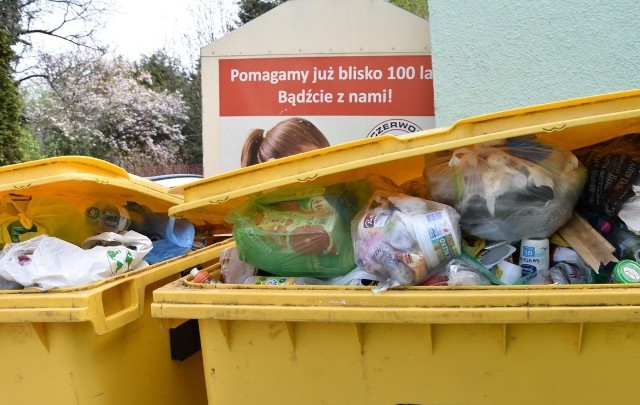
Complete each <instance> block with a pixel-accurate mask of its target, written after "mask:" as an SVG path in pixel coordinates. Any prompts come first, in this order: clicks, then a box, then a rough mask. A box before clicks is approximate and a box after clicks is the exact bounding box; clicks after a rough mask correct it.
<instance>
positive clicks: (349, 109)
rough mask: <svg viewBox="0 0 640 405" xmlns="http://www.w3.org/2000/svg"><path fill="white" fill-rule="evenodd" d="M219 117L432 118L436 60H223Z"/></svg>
mask: <svg viewBox="0 0 640 405" xmlns="http://www.w3.org/2000/svg"><path fill="white" fill-rule="evenodd" d="M219 72H220V76H219V83H220V116H221V117H225V116H278V115H284V116H314V115H315V116H325V115H329V116H330V115H345V116H346V115H353V116H376V115H377V116H433V115H434V106H433V77H432V68H431V56H428V55H424V56H409V55H405V56H403V55H400V56H397V55H396V56H338V57H297V58H296V57H287V58H255V59H220V61H219Z"/></svg>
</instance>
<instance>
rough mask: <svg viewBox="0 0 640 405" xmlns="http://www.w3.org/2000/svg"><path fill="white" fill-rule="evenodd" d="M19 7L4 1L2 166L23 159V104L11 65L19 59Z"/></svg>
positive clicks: (0, 76)
mask: <svg viewBox="0 0 640 405" xmlns="http://www.w3.org/2000/svg"><path fill="white" fill-rule="evenodd" d="M5 1H6V3H5ZM15 10H17V1H16V0H3V3H2V5H1V8H0V18H1V19H0V21H1V22H0V24H1V25H0V165H7V164H12V163H18V162H21V161H22V159H23V153H22V150H21V149H20V140H21V137H22V132H21V130H20V117H21V110H22V106H21V103H20V96H19V94H18V88H17V85H16V83H15V81H14V80H13V73H14V72H13V68H12V66H11V62H12V61H13V60H14V58H15V54H14V53H13V51H12V50H11V46H12V45H13V44H15V41H16V38H17V35H16V32H15V30H14V29H15V26H16V24H17V21H15V20H14V19H15V18H17V12H16V13H14V11H15Z"/></svg>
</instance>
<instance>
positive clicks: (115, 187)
mask: <svg viewBox="0 0 640 405" xmlns="http://www.w3.org/2000/svg"><path fill="white" fill-rule="evenodd" d="M169 191H170V189H169V188H167V187H165V186H162V185H159V184H156V183H154V182H152V181H150V180H148V179H145V178H142V177H139V176H136V175H133V174H129V173H128V172H127V171H125V170H124V169H122V168H121V167H119V166H116V165H113V164H111V163H108V162H106V161H103V160H100V159H96V158H91V157H84V156H61V157H54V158H47V159H40V160H36V161H32V162H26V163H19V164H14V165H8V166H4V167H0V198H3V197H6V196H8V195H10V194H18V195H27V196H35V195H38V196H51V195H58V196H62V197H63V198H69V199H70V200H71V201H73V202H78V204H80V203H81V202H84V201H93V200H108V201H110V202H113V203H119V204H122V205H124V204H126V203H127V202H128V201H133V202H136V203H138V204H141V205H144V206H146V207H148V208H149V209H151V210H152V211H154V212H159V213H166V212H168V209H169V208H170V207H173V206H175V205H176V204H178V203H181V202H182V201H183V198H182V196H181V195H176V194H171V193H170V192H169ZM75 225H78V224H75ZM217 249H218V247H217V246H211V247H209V248H206V249H201V250H200V251H198V252H191V253H190V254H186V255H183V256H179V257H176V258H173V259H169V260H166V261H164V262H161V263H157V264H154V265H152V266H149V267H144V268H141V269H137V270H132V271H129V272H125V273H121V274H119V275H116V276H113V277H110V278H107V279H104V280H101V281H98V282H95V283H91V284H87V285H84V286H79V287H68V288H57V289H52V290H49V291H46V292H41V291H39V290H35V289H25V290H1V291H0V323H5V322H34V323H42V322H90V323H91V324H92V325H93V327H94V330H95V332H96V333H97V334H104V333H107V332H110V331H112V330H114V329H117V328H119V327H121V326H123V325H125V324H127V323H130V322H132V321H134V320H136V319H138V318H139V317H141V316H142V314H143V312H144V308H145V306H144V302H145V301H144V300H145V289H146V288H147V286H149V285H151V284H153V283H157V282H165V283H166V282H168V281H170V280H174V279H175V278H177V277H179V276H180V273H181V272H182V271H184V270H187V269H189V268H192V267H193V266H196V265H198V264H200V263H202V262H203V261H204V260H209V257H210V256H211V257H212V258H213V257H217V256H218V255H219V251H218V250H217Z"/></svg>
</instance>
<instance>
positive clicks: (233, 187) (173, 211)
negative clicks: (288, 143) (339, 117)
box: [169, 90, 640, 223]
mask: <svg viewBox="0 0 640 405" xmlns="http://www.w3.org/2000/svg"><path fill="white" fill-rule="evenodd" d="M634 132H640V90H630V91H624V92H617V93H609V94H602V95H595V96H591V97H585V98H576V99H569V100H564V101H560V102H554V103H549V104H541V105H536V106H531V107H525V108H519V109H514V110H508V111H502V112H497V113H492V114H487V115H481V116H477V117H471V118H466V119H462V120H460V121H458V122H456V123H454V124H453V125H451V126H450V127H445V128H436V129H432V130H427V131H423V132H417V133H413V134H409V135H403V136H393V135H383V136H379V137H376V138H367V139H362V140H357V141H352V142H346V143H342V144H338V145H333V146H330V147H327V148H323V149H319V150H314V151H310V152H305V153H301V154H298V155H294V156H289V157H285V158H281V159H277V160H274V161H270V162H265V163H262V164H259V165H255V166H250V167H245V168H242V169H238V170H234V171H231V172H227V173H223V174H220V175H216V176H211V177H207V178H205V179H203V180H200V181H196V182H193V183H190V184H188V185H185V186H183V187H181V188H179V189H178V190H176V191H178V192H182V193H184V202H183V203H181V204H178V205H176V206H174V207H172V208H170V209H169V215H172V216H175V217H183V218H187V219H190V220H206V221H208V222H211V223H216V222H217V223H220V222H223V221H224V218H225V216H226V215H227V213H228V212H229V211H230V210H231V209H233V208H235V207H237V206H238V205H240V204H242V203H244V202H246V201H248V200H249V198H251V197H255V196H256V195H259V194H260V193H266V192H271V191H275V190H279V189H283V188H286V187H290V186H294V185H301V184H314V183H315V184H318V183H325V184H328V183H340V182H345V181H352V180H359V179H366V178H367V177H368V176H371V175H375V174H377V175H385V176H387V177H389V178H391V180H394V181H395V182H396V183H397V184H401V183H403V182H404V181H407V180H411V179H414V178H417V177H420V176H422V174H423V169H424V155H425V154H428V153H432V152H438V151H444V150H453V149H457V148H461V147H464V146H469V145H473V144H476V143H480V142H488V141H495V140H499V139H505V138H511V137H518V136H524V135H536V136H538V138H539V139H541V140H543V141H545V142H549V143H552V144H555V145H557V146H562V147H565V148H567V149H570V150H574V149H578V148H582V147H585V146H589V145H592V144H596V143H599V142H603V141H606V140H610V139H613V138H616V137H618V136H621V135H625V134H630V133H634ZM399 162H402V164H398V163H399Z"/></svg>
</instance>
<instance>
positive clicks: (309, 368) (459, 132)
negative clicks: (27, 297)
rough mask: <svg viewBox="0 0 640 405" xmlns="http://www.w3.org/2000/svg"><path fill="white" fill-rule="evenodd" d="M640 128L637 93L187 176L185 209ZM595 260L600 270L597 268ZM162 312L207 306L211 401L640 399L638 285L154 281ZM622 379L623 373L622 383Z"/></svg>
mask: <svg viewBox="0 0 640 405" xmlns="http://www.w3.org/2000/svg"><path fill="white" fill-rule="evenodd" d="M638 132H640V91H638V90H633V91H627V92H620V93H612V94H604V95H597V96H593V97H587V98H581V99H572V100H566V101H562V102H557V103H550V104H544V105H539V106H532V107H528V108H521V109H516V110H512V111H505V112H499V113H495V114H489V115H483V116H479V117H472V118H469V119H464V120H461V121H459V122H457V123H455V124H454V125H452V126H451V127H447V128H440V129H434V130H430V131H426V132H422V133H416V134H411V135H407V136H402V137H394V136H381V137H378V138H374V139H364V140H361V141H355V142H350V143H346V144H341V145H335V146H332V147H329V148H325V149H321V150H317V151H312V152H307V153H305V154H301V155H296V156H292V157H288V158H283V159H279V160H276V161H271V162H267V163H264V164H261V165H259V166H254V167H248V168H244V169H240V170H236V171H233V172H229V173H225V174H221V175H218V176H213V177H209V178H207V179H205V180H203V181H201V182H198V183H195V184H193V185H189V186H186V187H185V188H184V197H185V200H184V202H183V203H181V204H178V205H176V206H174V207H172V208H170V209H169V213H170V214H171V215H174V216H176V217H183V218H189V219H192V220H207V221H211V222H219V223H222V222H223V221H224V220H225V218H226V217H227V215H228V214H229V212H230V211H231V210H233V209H235V207H237V206H238V205H240V204H243V203H245V202H247V201H250V199H251V198H253V197H254V196H256V195H261V194H266V193H268V192H271V191H278V190H287V189H288V188H291V187H295V186H298V185H300V184H305V185H314V184H328V183H344V182H348V181H354V180H359V179H367V178H370V177H372V176H376V175H384V176H386V177H388V178H390V179H391V180H393V181H394V182H396V183H397V184H400V183H403V182H405V181H407V180H411V179H414V178H416V177H420V176H422V175H423V173H424V170H425V167H426V166H427V164H428V161H426V159H429V157H430V156H432V155H433V154H434V153H437V152H441V151H447V150H457V149H459V148H464V147H469V146H471V145H475V144H478V143H480V142H494V141H498V140H503V139H508V138H509V139H513V138H519V137H525V136H526V137H535V138H536V139H538V140H543V141H545V142H548V143H550V144H553V145H557V146H561V147H564V148H567V149H569V150H577V149H579V148H585V147H590V146H591V145H595V144H597V143H600V142H603V141H607V140H611V139H615V138H619V137H623V136H626V135H629V134H633V133H638ZM595 270H598V269H595ZM151 313H152V316H153V317H157V318H162V319H164V320H165V321H166V322H168V323H169V320H184V319H197V320H198V322H199V328H200V337H201V342H202V358H203V362H204V375H205V383H206V388H207V397H208V401H209V404H232V403H238V404H240V403H247V404H248V403H260V404H280V403H285V402H286V403H296V404H349V405H352V404H394V405H397V404H420V405H427V404H429V405H431V404H442V405H444V404H451V405H453V404H487V405H489V404H532V405H533V404H536V405H537V404H566V403H581V404H600V403H616V404H635V403H636V402H637V399H636V396H635V395H634V394H633V392H632V391H633V390H632V388H631V389H629V390H628V389H624V388H622V389H621V386H620V384H619V382H620V380H618V378H624V377H622V376H633V375H636V374H637V373H638V372H640V361H639V360H640V354H639V353H640V351H639V350H638V349H639V348H640V317H639V316H638V315H639V314H640V290H639V289H638V285H630V284H571V285H528V284H527V285H490V286H462V287H455V286H453V287H452V286H437V287H436V286H400V287H395V288H390V289H387V290H386V291H378V292H374V290H373V289H372V288H371V287H365V286H335V285H279V286H267V285H247V284H224V283H217V284H196V283H194V282H193V279H192V277H191V276H187V277H184V278H182V279H180V280H176V281H174V282H172V283H169V284H167V285H165V286H163V287H160V288H158V289H156V290H155V291H154V293H153V303H152V304H151ZM616 381H617V382H618V383H616Z"/></svg>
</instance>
